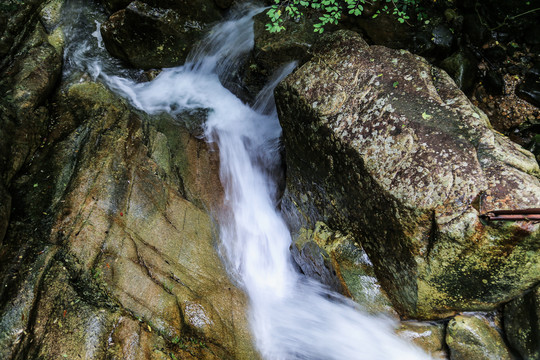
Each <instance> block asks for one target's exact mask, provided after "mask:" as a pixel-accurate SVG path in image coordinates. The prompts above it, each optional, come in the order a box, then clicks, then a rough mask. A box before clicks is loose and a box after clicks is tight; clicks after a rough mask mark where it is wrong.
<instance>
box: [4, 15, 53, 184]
mask: <svg viewBox="0 0 540 360" xmlns="http://www.w3.org/2000/svg"><path fill="white" fill-rule="evenodd" d="M28 27H31V25H30V24H29V25H28ZM26 40H27V41H26V43H25V44H24V46H23V47H22V48H21V49H19V51H18V52H17V54H16V55H13V58H12V59H11V62H10V63H9V65H8V66H7V67H6V69H5V71H4V72H3V75H2V77H1V78H0V91H2V92H3V94H4V96H3V97H2V98H1V99H0V108H1V111H0V125H1V126H0V135H1V136H0V164H1V166H2V168H3V169H4V171H3V172H2V174H1V176H2V180H4V181H5V184H9V182H10V181H11V179H12V177H13V175H14V174H15V173H17V171H19V170H20V168H21V166H22V165H23V163H24V162H25V161H26V159H27V158H28V157H29V156H30V154H32V153H33V152H34V151H35V150H36V149H37V148H38V146H39V145H40V142H41V141H42V139H43V137H44V136H45V134H46V131H47V121H48V120H47V118H48V110H47V108H46V107H45V106H44V105H45V102H46V99H47V96H48V95H49V94H50V93H51V91H52V90H53V89H54V87H55V86H56V83H57V80H58V78H59V76H60V72H61V66H62V55H61V52H59V51H57V50H56V49H55V48H54V47H53V46H52V45H51V44H50V43H49V42H48V38H47V34H46V33H45V30H44V28H43V26H42V25H41V24H40V23H34V26H33V32H32V34H31V36H29V37H28V38H27V39H26Z"/></svg>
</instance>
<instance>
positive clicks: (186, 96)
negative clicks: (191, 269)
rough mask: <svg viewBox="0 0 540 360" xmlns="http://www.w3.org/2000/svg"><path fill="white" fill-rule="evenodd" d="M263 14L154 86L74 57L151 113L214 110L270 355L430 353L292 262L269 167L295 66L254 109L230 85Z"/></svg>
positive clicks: (264, 347)
mask: <svg viewBox="0 0 540 360" xmlns="http://www.w3.org/2000/svg"><path fill="white" fill-rule="evenodd" d="M258 11H260V9H254V8H249V7H248V8H244V9H243V10H242V11H241V12H240V14H241V15H238V16H236V17H234V18H232V19H230V20H228V21H226V22H224V23H222V24H220V25H218V26H217V27H215V28H214V29H213V30H212V32H211V33H210V34H209V36H208V37H207V38H206V39H205V41H203V42H202V44H203V45H201V46H199V47H198V48H196V50H195V51H194V52H192V54H191V55H190V57H189V58H188V62H187V63H186V64H185V65H184V66H181V67H177V68H171V69H165V70H163V71H162V72H161V73H160V74H159V75H158V76H157V77H156V78H155V79H154V80H152V81H150V82H146V83H137V82H135V81H134V80H132V79H130V77H129V76H126V73H125V72H124V73H121V74H120V75H110V74H111V73H112V72H109V71H108V69H110V68H111V66H110V65H109V66H108V67H107V66H105V65H106V64H105V65H103V62H100V60H98V59H96V58H95V57H92V56H90V57H89V53H90V51H89V50H88V48H84V47H83V51H82V55H81V53H77V51H72V54H75V55H77V56H78V57H79V58H78V60H77V61H82V63H83V65H84V66H83V67H84V68H85V69H86V70H87V71H90V72H91V74H92V75H93V76H94V77H99V78H100V79H101V80H103V81H104V82H105V83H106V84H108V86H110V87H111V88H112V89H114V90H115V91H117V92H118V93H120V94H122V95H123V96H125V97H126V98H127V99H129V101H130V102H131V103H132V104H133V105H134V106H135V107H137V108H139V109H141V110H144V111H146V112H148V113H158V112H169V113H171V114H178V113H181V112H182V111H185V110H190V109H200V108H204V109H208V110H209V112H208V119H207V121H206V124H205V137H206V139H207V140H208V141H209V142H215V143H216V144H217V145H218V147H219V151H220V161H221V179H222V183H223V186H224V189H225V205H226V206H224V208H226V209H228V210H230V211H229V212H227V213H226V214H223V216H222V219H221V222H220V226H221V240H222V251H223V254H224V258H225V261H226V264H227V267H228V269H229V271H230V273H231V274H232V276H233V277H234V278H235V279H236V281H237V282H238V284H239V285H240V286H241V287H242V288H243V289H244V290H245V291H246V293H247V294H248V296H249V299H250V320H251V325H252V330H253V333H254V334H255V338H256V341H257V347H258V349H259V350H260V352H261V354H262V356H263V357H264V358H266V359H272V360H274V359H276V360H279V359H336V360H344V359H385V360H389V359H390V360H391V359H399V360H409V359H411V360H412V359H429V357H428V356H427V355H426V354H424V353H423V352H422V351H420V350H419V349H417V348H416V347H414V346H412V345H411V344H409V343H407V342H406V341H404V340H402V339H401V338H399V337H397V336H396V335H394V333H393V329H394V326H395V325H396V324H395V323H394V322H393V321H392V320H390V319H388V318H385V317H382V316H373V315H369V314H368V313H367V312H364V311H362V309H361V308H360V307H359V305H358V304H355V303H353V302H352V301H351V300H349V299H347V298H345V297H343V296H341V295H339V294H336V293H333V292H331V291H329V290H328V289H326V288H325V287H323V286H322V285H321V284H319V283H316V282H314V281H313V280H310V279H307V278H305V277H303V276H301V275H300V274H299V273H298V272H297V271H296V270H295V268H294V266H293V264H292V260H291V256H290V253H289V246H290V244H291V237H290V233H289V230H288V228H287V226H286V224H285V222H284V220H283V218H282V215H281V213H280V211H279V210H278V207H277V201H278V197H279V196H278V194H277V184H276V178H275V176H272V175H271V174H272V173H273V171H270V170H268V169H276V168H279V166H280V161H281V159H280V152H279V148H280V136H281V128H280V126H279V122H278V119H277V114H276V110H275V106H274V102H273V88H274V87H275V86H276V84H277V83H278V82H279V81H280V80H281V79H282V78H283V77H284V76H286V75H287V74H288V73H289V72H291V71H292V70H293V69H294V67H295V64H294V63H291V64H289V65H287V66H285V67H284V68H283V69H281V70H280V71H278V73H277V74H276V76H275V77H274V78H273V80H272V81H271V82H270V83H269V84H268V85H267V86H266V87H265V88H264V89H263V90H262V91H261V93H260V94H259V96H258V97H257V99H256V101H255V105H254V106H253V107H250V106H248V105H246V104H244V103H243V102H242V101H240V100H239V99H238V98H237V97H236V96H235V95H234V94H232V93H231V92H230V91H229V90H227V89H226V88H225V87H223V86H222V81H223V79H226V78H227V77H228V75H229V74H230V73H231V69H232V67H233V66H235V65H234V64H238V63H239V61H240V59H241V57H242V56H243V55H245V54H246V53H247V52H248V51H250V49H251V48H252V46H253V31H252V28H253V21H252V16H253V15H254V14H255V13H257V12H258ZM98 40H99V38H98ZM85 46H87V47H88V46H90V45H85ZM93 46H94V48H93V49H98V50H99V48H98V45H93ZM84 49H86V50H84ZM128 75H129V74H128Z"/></svg>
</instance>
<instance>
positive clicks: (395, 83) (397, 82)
mask: <svg viewBox="0 0 540 360" xmlns="http://www.w3.org/2000/svg"><path fill="white" fill-rule="evenodd" d="M398 85H399V81H394V83H393V84H392V87H393V88H394V89H395V88H397V87H398Z"/></svg>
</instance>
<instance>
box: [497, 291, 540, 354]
mask: <svg viewBox="0 0 540 360" xmlns="http://www.w3.org/2000/svg"><path fill="white" fill-rule="evenodd" d="M504 330H505V333H506V338H507V339H508V342H509V343H510V345H511V346H512V348H514V349H516V350H517V352H518V353H519V354H520V355H521V357H522V358H523V359H525V360H533V359H539V358H540V288H538V287H536V288H535V289H534V290H533V291H531V292H529V293H527V294H525V295H524V296H522V297H520V298H518V299H515V300H513V301H511V302H509V303H508V304H506V305H505V306H504Z"/></svg>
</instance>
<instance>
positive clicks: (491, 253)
mask: <svg viewBox="0 0 540 360" xmlns="http://www.w3.org/2000/svg"><path fill="white" fill-rule="evenodd" d="M276 102H277V105H278V112H279V117H280V122H281V124H282V127H283V133H284V143H285V147H286V149H287V152H286V154H287V171H288V180H287V185H288V192H287V194H286V198H285V200H284V201H285V203H286V204H287V203H289V204H294V206H295V207H296V208H297V209H298V210H299V211H300V213H301V218H302V217H303V219H304V221H305V223H307V224H308V225H309V226H310V227H314V226H315V223H316V221H318V220H322V221H324V222H326V223H327V224H328V225H329V226H330V227H331V228H333V229H336V230H339V231H341V232H342V233H345V234H346V233H351V234H352V235H353V236H354V237H355V240H357V241H358V242H359V243H361V244H362V245H363V248H364V250H365V251H366V253H367V254H368V255H369V258H370V260H371V261H372V262H373V264H374V268H375V271H376V274H377V277H378V279H379V281H380V282H381V285H382V287H383V288H384V290H385V291H386V292H387V294H388V295H389V296H390V298H391V300H392V302H393V304H394V305H395V306H396V309H397V310H398V311H399V312H400V313H401V314H402V315H405V316H412V317H422V318H437V317H444V316H447V315H448V314H451V313H452V312H453V311H456V310H481V309H493V308H496V307H497V306H499V305H500V304H501V303H503V302H505V301H508V300H509V299H511V298H513V297H515V296H517V295H519V294H520V293H522V292H523V291H525V290H526V289H528V288H530V287H531V286H532V285H533V284H535V283H537V282H538V281H539V280H540V271H539V267H540V262H539V261H540V256H538V252H539V251H540V248H539V247H540V244H539V243H538V241H537V239H538V236H539V232H540V230H539V229H540V225H539V224H538V223H532V222H505V223H485V222H484V221H483V220H481V219H480V218H479V215H480V214H481V213H484V212H487V211H490V210H495V209H520V208H530V207H536V206H537V205H538V204H539V203H540V181H539V179H538V172H539V170H538V164H537V163H536V161H535V159H534V157H533V156H532V154H530V153H529V152H527V151H525V150H523V149H522V148H520V147H519V146H517V145H515V144H513V143H512V142H511V141H510V140H508V139H507V138H505V137H504V136H502V135H500V134H498V133H497V132H494V131H493V130H492V129H491V127H490V125H489V121H488V119H487V117H486V116H485V114H483V113H482V112H481V111H480V110H478V109H477V108H476V107H474V106H473V105H472V104H471V103H470V102H469V100H468V99H467V98H466V97H465V96H464V95H463V93H462V92H461V91H459V89H457V87H456V86H455V84H454V82H453V81H452V80H451V79H450V78H449V77H448V75H447V74H446V73H445V72H444V71H441V70H439V69H437V68H434V67H431V66H430V65H429V64H428V63H427V62H426V61H425V60H423V59H422V58H420V57H418V56H414V55H412V54H410V53H408V52H406V51H396V50H391V49H388V48H385V47H380V46H367V44H366V43H365V42H364V41H363V40H362V39H361V38H360V37H359V36H358V35H356V34H354V33H351V32H341V31H340V32H336V33H334V34H333V35H331V36H330V37H327V38H325V39H324V40H323V41H322V42H321V45H320V46H319V47H318V49H316V50H315V56H314V58H313V60H312V61H310V62H308V63H306V64H305V65H304V66H302V67H301V68H300V69H298V70H297V71H296V72H295V73H293V74H292V75H290V76H289V77H287V78H286V80H285V81H283V82H282V83H281V84H280V85H279V86H278V88H277V89H276Z"/></svg>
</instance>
